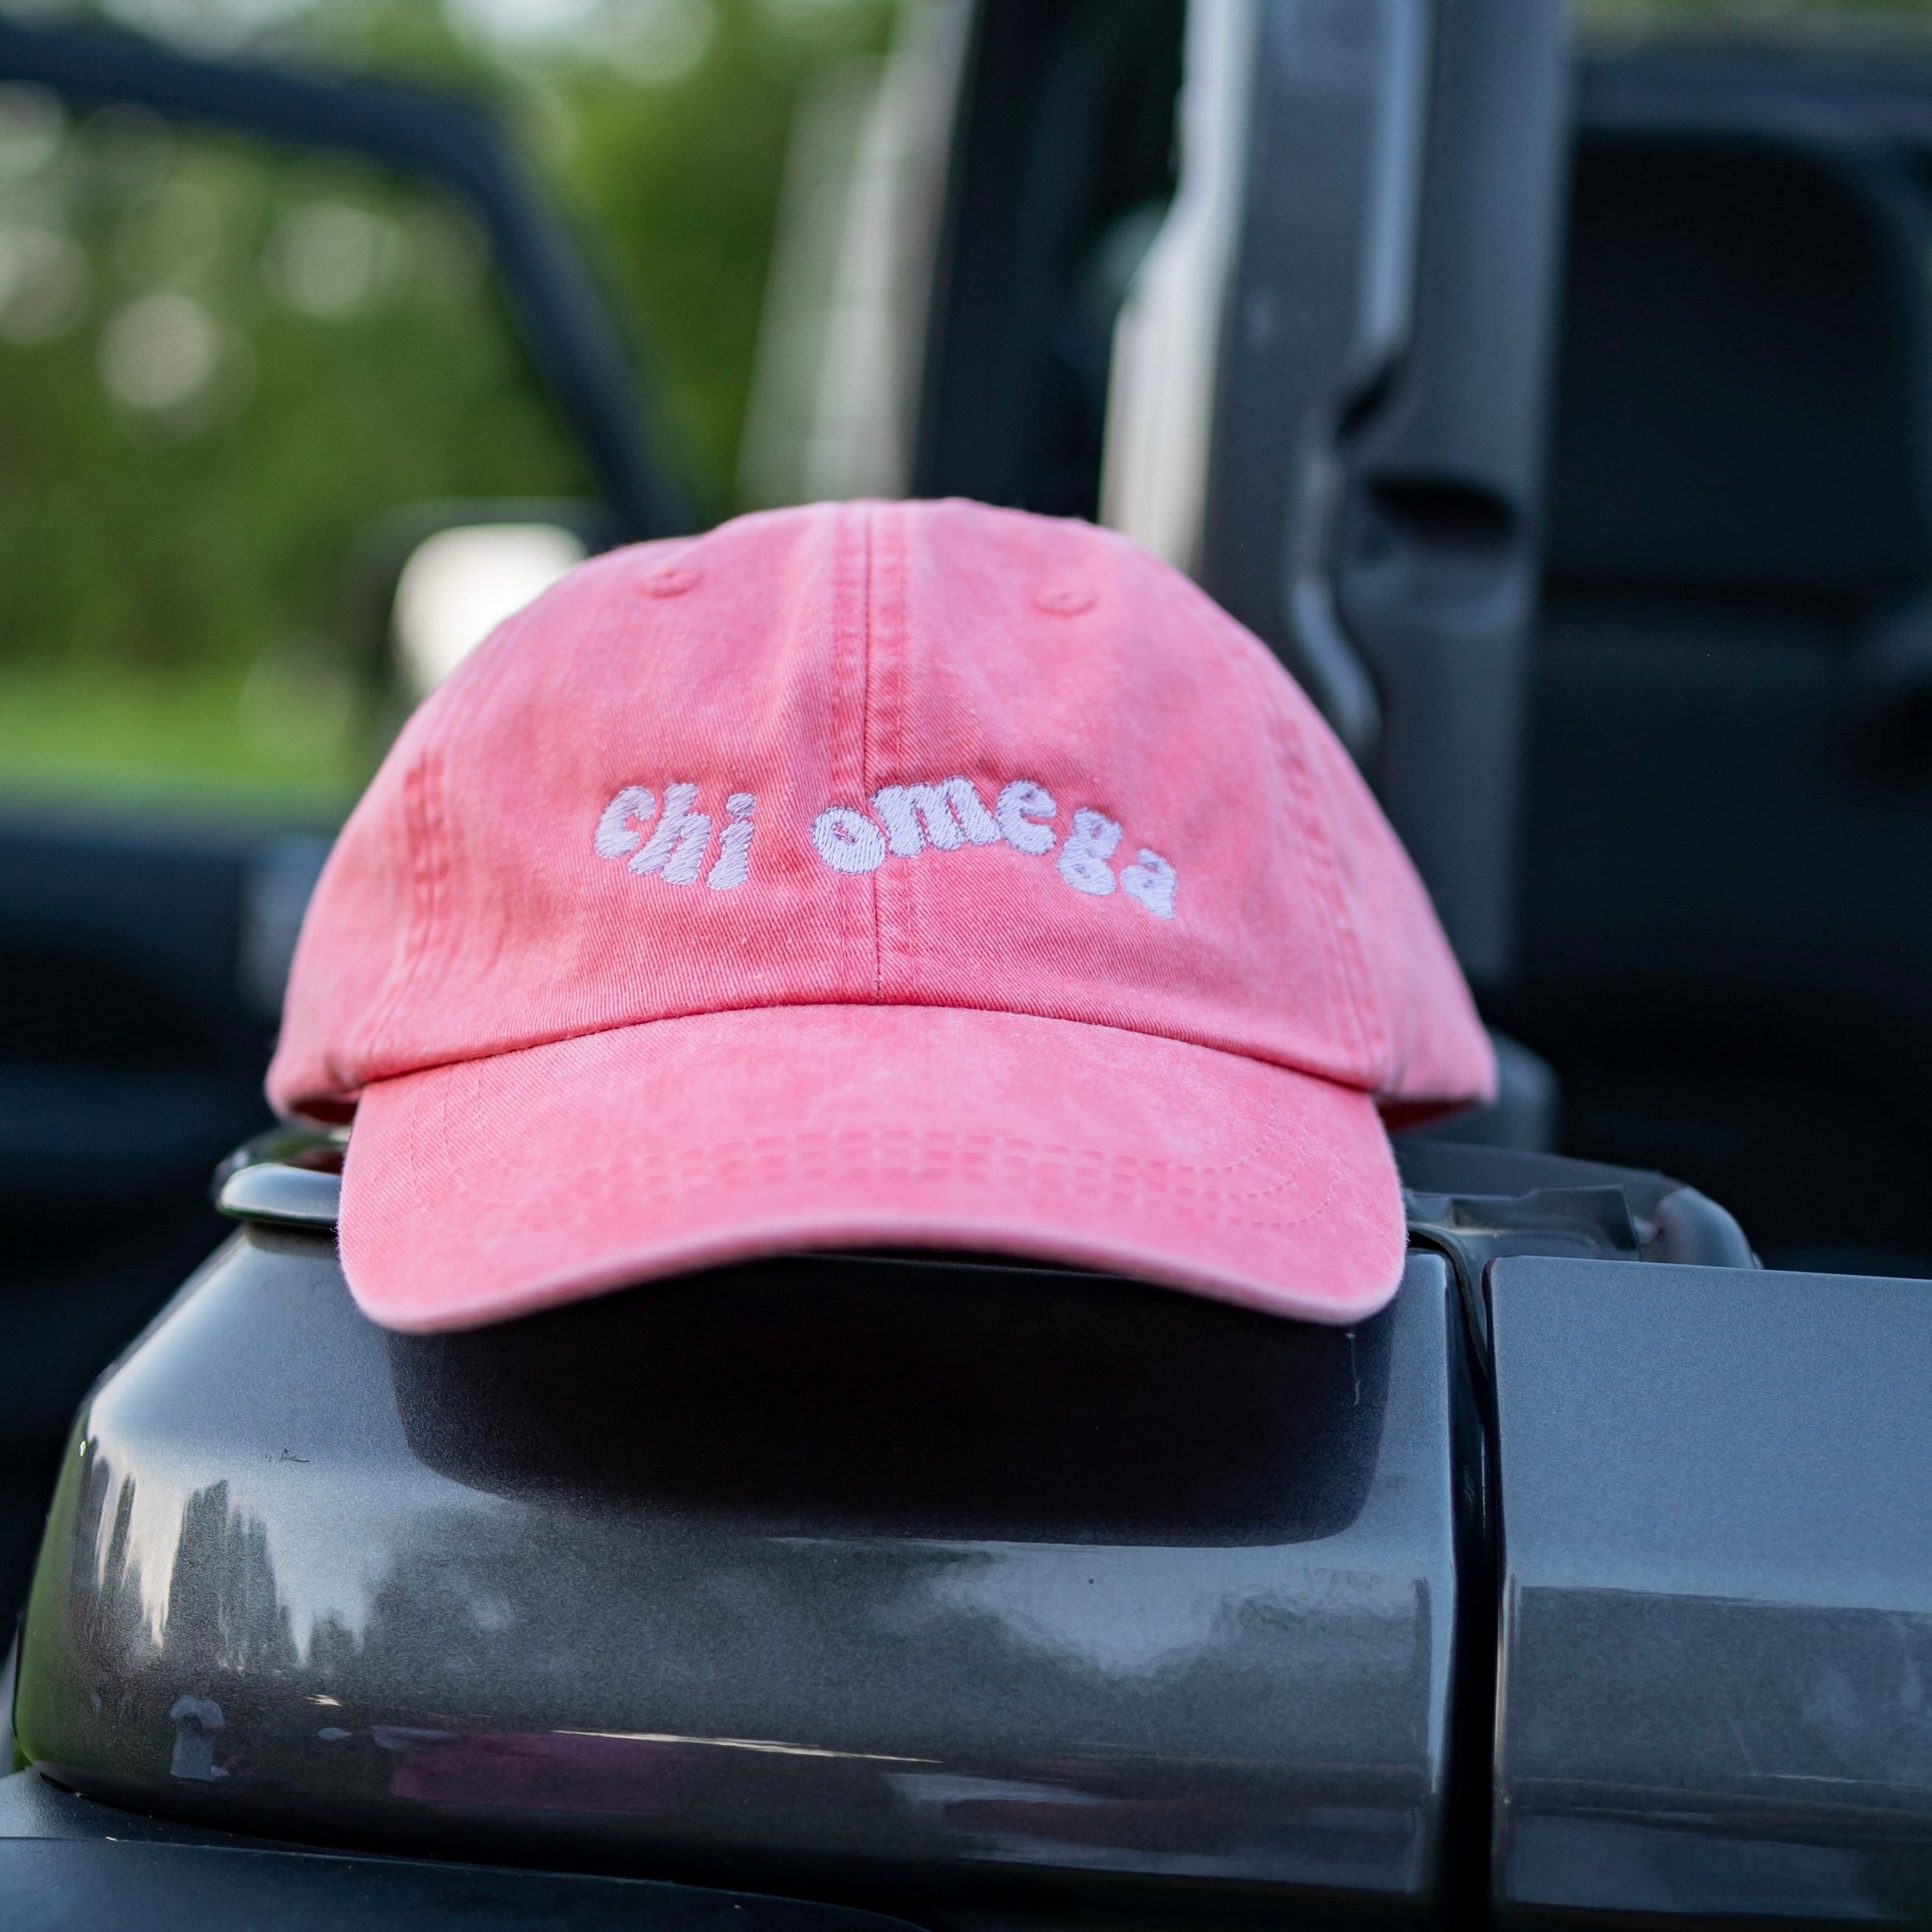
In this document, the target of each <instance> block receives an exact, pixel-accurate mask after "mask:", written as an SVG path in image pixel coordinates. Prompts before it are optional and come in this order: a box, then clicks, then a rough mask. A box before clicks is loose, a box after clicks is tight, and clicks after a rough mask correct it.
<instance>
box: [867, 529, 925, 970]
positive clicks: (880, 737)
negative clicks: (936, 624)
mask: <svg viewBox="0 0 1932 1932" xmlns="http://www.w3.org/2000/svg"><path fill="white" fill-rule="evenodd" d="M873 514H874V518H875V522H874V524H873V530H874V533H875V534H874V549H873V558H874V574H875V584H876V595H875V597H874V599H873V605H872V609H873V619H874V636H875V638H876V639H877V646H878V651H877V657H878V666H879V669H878V674H877V680H876V682H877V687H878V691H879V700H880V701H879V729H878V733H877V737H876V738H875V740H874V741H873V743H874V746H875V749H876V750H877V752H878V753H879V754H880V755H881V756H883V754H884V752H885V748H886V744H887V742H888V741H890V745H891V747H892V751H891V763H890V775H891V777H892V778H893V780H894V782H895V783H902V782H904V781H905V778H906V772H907V766H906V719H907V718H908V716H910V713H911V711H912V700H911V696H910V684H911V679H912V655H911V641H910V632H909V626H908V624H907V621H906V575H907V572H906V550H907V531H906V518H907V513H906V511H905V510H903V509H902V508H900V507H898V506H881V507H880V508H878V509H877V510H875V512H874V513H873ZM885 775H886V770H884V769H882V768H881V766H879V765H878V764H876V763H875V764H874V766H873V768H872V770H870V771H869V773H868V774H867V777H866V790H867V792H868V794H869V793H870V791H871V790H872V788H873V784H874V783H875V782H877V780H878V779H879V778H881V777H884V776H885ZM873 877H874V879H875V880H876V881H877V884H878V889H879V923H880V934H879V948H880V997H881V999H890V1000H892V1001H895V1002H905V1001H911V1000H913V999H914V996H915V995H916V993H917V991H918V988H919V944H918V938H919V881H920V874H919V870H918V869H917V868H916V867H907V866H893V865H888V866H882V867H881V868H880V869H879V870H878V871H877V873H874V874H873ZM889 943H890V949H891V952H890V964H891V976H890V982H889V981H888V980H887V977H886V961H887V947H888V944H889Z"/></svg>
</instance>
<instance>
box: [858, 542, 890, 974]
mask: <svg viewBox="0 0 1932 1932" xmlns="http://www.w3.org/2000/svg"><path fill="white" fill-rule="evenodd" d="M854 514H855V515H856V516H857V518H858V523H859V536H860V549H859V661H860V663H861V667H862V669H861V679H862V686H861V689H862V694H863V695H862V696H861V701H860V708H859V801H858V809H859V810H860V811H864V810H865V805H866V802H867V801H868V800H869V799H870V798H871V796H872V790H873V779H874V778H875V776H876V762H875V759H876V754H875V750H874V744H875V737H874V734H875V732H876V730H877V725H876V723H875V721H874V716H873V712H874V708H875V706H876V704H877V700H878V689H877V686H878V671H877V665H876V664H875V663H874V662H873V635H872V624H873V617H872V600H873V583H872V573H873V547H874V543H875V539H876V533H875V531H874V530H873V506H872V505H871V504H869V503H862V504H861V505H859V506H858V507H857V510H856V511H855V512H854ZM865 898H866V902H867V904H868V905H869V906H870V907H871V909H872V934H871V939H872V945H871V952H872V960H871V982H872V999H873V1003H874V1004H875V1005H877V1003H878V1002H880V1001H882V1000H883V999H884V998H885V997H886V996H885V985H884V981H885V952H886V939H885V935H884V932H883V931H881V927H882V924H883V921H884V917H885V908H884V906H883V905H882V904H881V895H880V892H879V875H878V873H877V870H876V869H875V870H873V871H872V872H870V873H867V874H866V875H865Z"/></svg>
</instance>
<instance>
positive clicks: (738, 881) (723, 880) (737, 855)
mask: <svg viewBox="0 0 1932 1932" xmlns="http://www.w3.org/2000/svg"><path fill="white" fill-rule="evenodd" d="M757 810H758V800H757V799H754V798H753V796H752V795H751V794H750V793H749V792H748V791H734V792H733V794H732V795H731V796H730V797H729V798H728V799H726V800H725V814H726V815H727V816H728V817H729V819H730V820H731V823H730V824H729V825H727V826H726V827H725V829H724V830H723V831H722V832H720V833H719V834H718V862H717V864H716V865H714V866H712V869H711V875H710V877H708V878H707V879H706V880H705V881H704V883H705V884H706V885H707V886H709V887H710V888H711V889H712V891H713V892H729V891H730V890H732V889H733V887H734V886H742V885H743V884H744V883H745V875H746V874H747V873H749V871H750V869H751V841H752V840H753V838H754V837H755V836H757V834H758V827H757V826H755V825H754V824H752V822H751V819H752V814H753V812H755V811H757ZM1170 896H1171V895H1170Z"/></svg>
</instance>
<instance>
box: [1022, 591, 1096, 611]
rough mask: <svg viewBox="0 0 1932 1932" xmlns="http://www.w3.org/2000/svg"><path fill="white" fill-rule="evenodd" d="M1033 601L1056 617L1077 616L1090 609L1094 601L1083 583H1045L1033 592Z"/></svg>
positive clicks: (1091, 593)
mask: <svg viewBox="0 0 1932 1932" xmlns="http://www.w3.org/2000/svg"><path fill="white" fill-rule="evenodd" d="M1033 601H1034V603H1035V604H1037V605H1038V606H1039V607H1040V609H1042V610H1044V611H1047V612H1049V613H1051V615H1053V616H1054V617H1078V616H1079V615H1080V613H1081V612H1082V611H1084V610H1092V609H1093V606H1094V603H1095V601H1096V600H1095V597H1094V594H1093V592H1092V591H1091V590H1089V589H1088V588H1087V586H1086V585H1085V584H1045V585H1043V586H1042V588H1040V589H1038V590H1036V591H1035V592H1034V593H1033Z"/></svg>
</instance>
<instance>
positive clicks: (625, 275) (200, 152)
mask: <svg viewBox="0 0 1932 1932" xmlns="http://www.w3.org/2000/svg"><path fill="white" fill-rule="evenodd" d="M918 3H919V0H95V3H94V4H92V5H86V6H59V5H56V6H44V5H35V6H25V5H22V4H20V3H19V0H14V4H12V5H10V6H9V5H6V3H5V0H0V11H4V12H6V13H7V14H10V16H11V17H14V18H16V19H22V20H23V21H26V22H28V23H49V24H60V25H76V24H81V25H87V26H90V27H94V28H97V29H99V30H101V31H134V32H139V33H143V34H147V35H151V36H154V37H155V38H157V39H162V40H164V41H167V42H170V43H175V44H179V45H182V46H184V47H188V48H190V49H193V50H198V51H204V52H217V53H221V54H225V55H233V56H239V57H246V58H250V59H266V60H278V61H285V62H289V63H293V64H300V65H304V66H310V67H320V68H328V69H330V70H332V71H335V72H348V73H361V74H369V75H379V76H385V77H388V78H394V79H403V80H407V81H415V82H419V83H423V84H427V85H433V86H436V87H438V88H441V89H456V90H459V91H461V92H463V93H468V94H469V95H472V96H473V97H480V98H481V99H483V100H485V101H487V102H489V104H490V105H492V106H493V109H494V110H495V111H496V112H497V114H499V116H501V117H502V119H503V120H504V121H505V122H506V124H507V125H508V126H509V127H510V129H511V130H512V131H513V133H514V136H515V138H516V140H517V142H518V146H519V147H520V148H521V150H522V152H523V153H524V154H525V155H526V157H527V159H529V160H530V163H531V164H532V165H533V166H534V167H535V169H536V170H537V171H538V173H539V175H540V176H541V178H542V179H543V181H544V182H545V184H547V188H549V190H550V192H551V193H552V194H553V195H554V196H555V197H556V198H557V199H558V200H559V202H560V203H561V204H562V205H563V207H564V210H565V212H566V214H567V215H568V217H570V218H571V219H572V221H573V222H574V224H575V225H576V228H577V229H578V230H579V232H580V233H581V234H582V235H583V236H584V238H585V240H586V242H587V243H588V246H589V252H590V254H591V258H592V262H593V264H594V265H595V266H596V267H597V270H599V271H600V273H601V275H602V278H603V279H604V281H605V285H606V287H607V289H608V291H609V294H610V295H611V297H612V299H613V304H614V306H615V308H617V312H618V314H619V316H620V317H621V320H622V321H623V323H624V324H625V327H626V328H627V329H628V330H629V332H630V335H631V336H632V339H633V342H634V347H635V349H636V351H637V353H638V357H639V359H640V361H641V362H642V363H643V364H644V365H646V366H647V367H648V368H649V369H650V374H651V376H652V378H653V384H654V390H655V391H656V394H657V396H658V400H659V403H660V406H661V412H662V421H661V423H660V426H659V427H660V428H661V430H662V431H663V435H664V436H665V437H666V439H667V442H668V444H669V445H670V447H671V450H672V452H673V453H674V456H675V459H676V460H677V461H678V463H679V465H680V467H681V469H682V471H683V476H684V478H685V480H686V482H687V487H688V488H689V489H690V492H691V497H692V498H693V501H694V502H695V504H696V507H697V510H698V512H699V514H700V515H701V516H703V517H704V518H707V519H709V518H715V517H718V516H722V515H725V514H729V512H730V511H731V510H733V508H734V507H736V505H735V503H734V500H733V476H734V473H735V471H736V466H737V452H738V448H739V441H740V437H741V431H742V430H743V427H744V419H745V407H746V398H747V394H748V393H749V388H750V385H751V378H752V373H753V364H754V359H755V357H756V353H757V347H758V334H759V328H760V312H761V303H762V295H763V290H764V286H765V278H766V265H767V263H768V262H769V261H770V258H771V254H772V247H773V242H774V228H775V224H776V221H777V211H778V205H779V200H780V190H781V185H782V180H783V176H784V171H785V166H786V153H787V145H788V142H789V140H790V136H791V127H792V125H793V122H794V119H795V114H796V112H797V110H798V109H799V104H800V102H801V101H803V100H804V99H805V98H806V97H807V96H808V95H810V94H811V93H812V92H813V90H814V89H818V90H819V91H820V93H821V95H822V94H823V93H825V92H826V91H828V90H830V89H832V88H833V87H834V85H835V84H836V83H837V82H838V81H839V78H840V76H849V75H851V74H852V73H855V72H860V71H861V67H862V64H864V63H865V62H866V61H867V60H869V59H873V58H875V57H876V56H877V55H878V54H879V53H880V52H881V51H882V50H883V49H884V48H885V47H886V45H887V44H888V43H889V41H890V39H891V36H892V35H893V33H894V31H895V26H896V24H897V23H898V22H899V20H900V19H901V18H902V14H903V12H904V11H905V10H906V9H908V8H910V7H911V6H915V5H917V4H918ZM1579 12H1580V14H1581V15H1582V17H1583V23H1584V25H1585V27H1586V28H1587V29H1592V30H1596V31H1604V32H1608V33H1611V34H1613V35H1615V34H1624V33H1636V34H1645V33H1649V32H1651V31H1671V30H1674V29H1678V28H1682V27H1684V26H1685V25H1686V24H1689V25H1691V26H1692V27H1703V26H1715V27H1731V28H1738V29H1741V30H1742V31H1753V32H1756V31H1808V29H1809V28H1810V27H1813V26H1815V25H1816V24H1818V23H1820V22H1823V23H1825V25H1826V26H1827V27H1831V26H1833V25H1834V23H1842V22H1843V19H1844V18H1845V10H1844V9H1843V8H1836V7H1833V6H1829V5H1818V4H1816V3H1814V4H1810V5H1806V4H1780V3H1779V0H1746V3H1745V4H1742V5H1740V4H1736V3H1735V0H1586V3H1585V4H1583V6H1581V7H1580V8H1579ZM1859 12H1860V17H1861V18H1864V17H1870V18H1872V19H1876V20H1879V21H1880V23H1881V24H1883V23H1884V22H1885V21H1886V20H1889V21H1891V22H1893V23H1905V24H1908V25H1909V24H1912V23H1921V24H1922V23H1924V22H1925V21H1926V19H1927V14H1928V9H1927V4H1926V0H1895V3H1894V4H1893V6H1890V7H1889V8H1885V7H1884V6H1880V8H1878V9H1876V10H1875V9H1874V8H1872V6H1869V5H1867V6H1864V7H1861V8H1860V10H1859ZM584 481H585V480H584V474H583V471H582V467H581V464H580V461H579V459H578V457H577V455H576V452H575V450H574V448H572V444H571V443H570V441H569V440H568V437H567V436H565V435H564V433H563V431H561V430H560V428H559V426H558V424H557V423H555V420H554V419H553V418H552V416H551V414H550V411H549V410H548V408H547V405H546V404H545V403H544V402H543V399H542V398H540V397H539V394H537V393H536V391H535V387H534V385H533V383H532V382H531V379H530V375H529V374H528V372H527V370H526V368H525V365H524V363H523V361H522V357H521V353H520V352H519V350H518V348H517V346H516V345H515V342H514V338H513V336H512V335H511V333H510V330H509V328H508V326H507V324H506V317H505V316H504V314H503V312H502V310H501V308H499V307H498V305H497V303H496V301H495V299H494V297H493V292H492V290H491V287H490V285H489V277H488V274H487V265H486V263H485V260H484V257H483V252H482V250H481V246H480V245H479V242H478V240H477V236H476V235H475V234H474V233H473V231H472V230H471V229H470V227H469V224H468V222H467V221H466V220H465V218H464V217H463V216H462V215H461V214H460V213H458V212H457V211H455V210H452V209H451V208H447V207H444V206H441V205H439V204H437V203H436V202H435V201H434V200H431V198H429V197H428V196H426V195H425V194H424V193H423V192H421V191H420V190H419V189H416V188H413V187H411V185H410V184H407V182H400V181H397V180H391V179H386V178H385V177H384V176H382V175H380V174H378V173H377V172H375V171H371V170H367V169H362V168H358V167H354V166H352V165H349V164H348V163H344V162H342V161H341V160H339V159H324V158H321V157H317V156H314V155H303V154H300V153H297V152H291V151H277V150H275V149H272V148H269V147H262V146H260V145H255V144H251V143H250V142H245V141H241V140H233V139H228V138H216V137H212V136H206V135H200V134H182V133H179V132H174V133H171V132H170V131H169V130H167V129H166V128H165V127H163V126H161V124H160V123H159V122H155V121H154V120H153V119H152V118H148V117H143V116H142V115H140V114H135V113H131V112H128V111H118V112H117V111H114V110H105V111H102V112H100V113H97V114H92V115H90V116H88V117H86V118H82V119H81V120H80V121H78V122H75V121H73V120H72V118H70V117H68V115H66V114H64V113H63V112H62V110H61V109H60V107H59V105H58V104H57V103H56V102H55V101H53V100H52V98H51V97H48V96H46V95H44V94H42V93H36V92H35V91H33V90H31V89H0V787H6V788H8V789H11V790H14V791H19V790H21V789H23V788H24V789H27V790H44V789H46V788H47V787H49V786H70V785H72V784H74V783H76V782H78V783H80V784H82V785H84V786H87V787H89V788H90V789H91V790H93V791H102V790H107V791H118V792H122V793H125V792H126V791H130V790H131V791H134V792H136V793H155V792H164V791H168V790H170V789H174V790H177V791H178V790H180V788H182V787H184V786H185V787H189V788H200V789H201V790H203V791H208V790H213V791H222V792H226V793H228V794H229V795H234V794H237V793H240V794H242V795H247V796H250V797H252V798H253V799H255V800H256V801H257V802H258V805H259V803H261V802H262V801H263V800H265V799H269V798H271V797H275V798H279V799H281V800H282V801H283V804H284V805H285V806H287V807H291V808H294V809H296V810H298V811H308V812H310V813H314V814H318V815H327V814H330V813H332V812H334V811H338V810H340V808H341V806H342V804H343V803H345V802H346V800H347V799H348V798H349V797H350V796H352V795H353V791H354V790H355V788H356V787H357V785H358V784H359V783H360V782H361V779H362V778H363V777H365V775H366V770H367V767H368V762H369V758H370V757H371V755H372V754H373V752H374V749H376V747H375V744H374V738H373V737H372V733H371V732H370V731H369V729H366V727H367V725H368V722H369V718H368V713H369V705H368V704H367V703H366V701H365V700H366V696H367V693H366V680H365V678H364V677H363V675H362V672H363V669H364V667H362V666H360V665H358V664H357V663H356V662H355V661H354V659H353V653H352V651H351V650H350V648H349V645H350V638H349V631H350V630H351V629H352V628H353V627H351V626H350V625H348V624H347V623H346V622H345V612H344V600H345V574H346V572H348V569H349V564H350V560H351V559H352V558H353V555H354V554H355V551H356V547H357V543H358V541H359V539H361V537H362V536H363V535H364V534H365V532H366V531H367V530H369V527H370V526H371V525H372V524H373V523H374V522H375V521H376V520H377V519H378V518H380V517H381V516H382V514H384V513H385V512H387V511H390V510H394V509H396V508H398V507H399V506H403V505H407V504H410V503H414V502H421V501H423V500H425V499H433V498H439V497H489V496H497V495H505V496H517V497H527V496H541V495H551V494H571V493H577V492H580V491H581V490H582V489H584Z"/></svg>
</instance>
